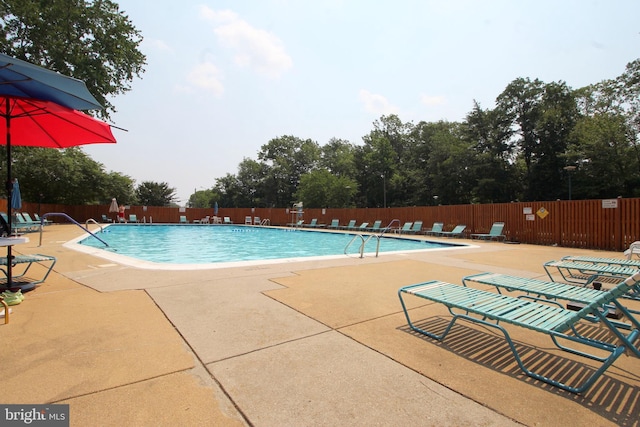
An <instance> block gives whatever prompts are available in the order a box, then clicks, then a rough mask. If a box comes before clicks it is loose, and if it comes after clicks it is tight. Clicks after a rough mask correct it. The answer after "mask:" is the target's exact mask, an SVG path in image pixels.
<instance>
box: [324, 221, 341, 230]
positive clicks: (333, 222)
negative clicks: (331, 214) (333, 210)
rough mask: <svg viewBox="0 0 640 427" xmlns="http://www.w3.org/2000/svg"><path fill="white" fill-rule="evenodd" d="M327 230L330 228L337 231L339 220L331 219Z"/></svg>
mask: <svg viewBox="0 0 640 427" xmlns="http://www.w3.org/2000/svg"><path fill="white" fill-rule="evenodd" d="M327 228H332V229H335V230H337V229H338V228H340V220H339V219H332V220H331V224H329V227H327Z"/></svg>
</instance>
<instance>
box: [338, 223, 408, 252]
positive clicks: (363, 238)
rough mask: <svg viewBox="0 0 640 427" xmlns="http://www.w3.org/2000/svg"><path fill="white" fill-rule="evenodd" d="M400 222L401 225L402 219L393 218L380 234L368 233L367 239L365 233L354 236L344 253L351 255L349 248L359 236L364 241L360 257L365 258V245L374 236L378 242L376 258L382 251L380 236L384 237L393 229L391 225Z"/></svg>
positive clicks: (361, 245)
mask: <svg viewBox="0 0 640 427" xmlns="http://www.w3.org/2000/svg"><path fill="white" fill-rule="evenodd" d="M396 222H397V223H398V225H400V220H399V219H393V220H391V222H390V223H389V224H388V225H387V226H386V227H385V228H383V229H382V231H381V232H380V234H367V235H366V236H367V237H366V239H365V235H363V234H356V235H355V236H353V239H351V240H350V241H349V243H347V246H345V247H344V254H345V255H347V256H349V254H348V253H347V251H348V250H349V248H350V247H351V245H352V244H353V242H355V241H356V240H357V239H358V237H359V238H360V240H361V241H362V243H361V244H360V251H359V252H360V258H364V247H365V246H366V245H367V243H368V242H369V240H371V239H372V238H374V237H375V238H376V240H377V242H376V258H377V257H378V255H379V253H380V238H381V237H382V235H383V234H384V233H385V232H386V231H388V230H390V229H391V226H393V224H395V223H396Z"/></svg>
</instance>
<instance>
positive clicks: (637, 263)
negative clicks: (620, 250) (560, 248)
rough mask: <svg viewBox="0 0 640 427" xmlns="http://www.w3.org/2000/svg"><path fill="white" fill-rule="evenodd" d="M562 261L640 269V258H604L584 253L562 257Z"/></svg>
mask: <svg viewBox="0 0 640 427" xmlns="http://www.w3.org/2000/svg"><path fill="white" fill-rule="evenodd" d="M562 261H573V262H592V263H594V264H605V265H620V266H622V267H636V268H638V269H640V260H635V259H623V258H602V257H592V256H582V255H567V256H565V257H562Z"/></svg>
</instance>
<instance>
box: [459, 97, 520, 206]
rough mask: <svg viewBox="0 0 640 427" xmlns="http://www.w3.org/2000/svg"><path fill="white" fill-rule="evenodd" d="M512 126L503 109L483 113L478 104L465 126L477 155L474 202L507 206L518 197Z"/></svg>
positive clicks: (464, 131)
mask: <svg viewBox="0 0 640 427" xmlns="http://www.w3.org/2000/svg"><path fill="white" fill-rule="evenodd" d="M510 125H511V124H510V123H509V121H508V120H507V119H506V117H505V115H504V114H502V112H501V111H500V110H499V109H495V110H483V109H482V108H481V107H480V105H479V104H478V103H477V102H474V107H473V110H472V111H471V112H470V113H469V114H467V117H466V119H465V121H464V122H463V123H462V135H463V138H464V139H465V140H466V141H468V142H469V143H470V144H471V145H472V146H473V150H474V153H475V155H474V159H473V162H472V165H471V166H472V168H473V170H472V171H471V175H472V176H473V180H474V181H475V185H474V186H473V188H472V189H471V191H472V193H473V196H472V200H473V201H474V202H477V203H501V202H502V203H504V202H509V201H512V200H515V199H516V198H517V196H516V194H517V189H518V185H517V181H516V178H517V177H516V175H515V168H514V167H513V163H512V160H513V145H512V144H510V138H511V135H512V133H513V132H512V130H511V126H510Z"/></svg>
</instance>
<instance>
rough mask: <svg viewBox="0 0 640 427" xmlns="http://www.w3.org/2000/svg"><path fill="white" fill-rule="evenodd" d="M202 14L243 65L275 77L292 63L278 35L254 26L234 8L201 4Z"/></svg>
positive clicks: (238, 62) (237, 62)
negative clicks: (214, 7)
mask: <svg viewBox="0 0 640 427" xmlns="http://www.w3.org/2000/svg"><path fill="white" fill-rule="evenodd" d="M200 15H201V16H202V18H204V19H205V20H207V21H209V22H211V23H212V24H213V26H214V28H213V32H214V33H215V34H216V36H217V37H218V40H219V42H220V43H221V44H222V45H223V46H224V47H227V48H229V49H231V50H232V51H233V52H234V60H235V62H236V64H238V65H239V66H240V67H248V68H250V69H253V70H255V71H256V72H258V73H260V74H263V75H265V76H268V77H272V78H276V77H279V76H280V75H282V73H284V72H285V71H287V70H288V69H290V68H291V67H292V66H293V60H292V59H291V57H290V56H289V55H288V54H287V52H286V50H285V48H284V45H283V43H282V42H281V41H280V39H279V38H278V37H276V36H275V35H274V34H272V33H270V32H268V31H265V30H261V29H259V28H255V27H252V26H251V25H250V24H249V23H248V22H246V21H244V20H243V19H241V18H240V17H239V16H238V15H237V14H236V13H235V12H233V11H230V10H222V11H215V10H213V9H210V8H209V7H207V6H201V7H200Z"/></svg>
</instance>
